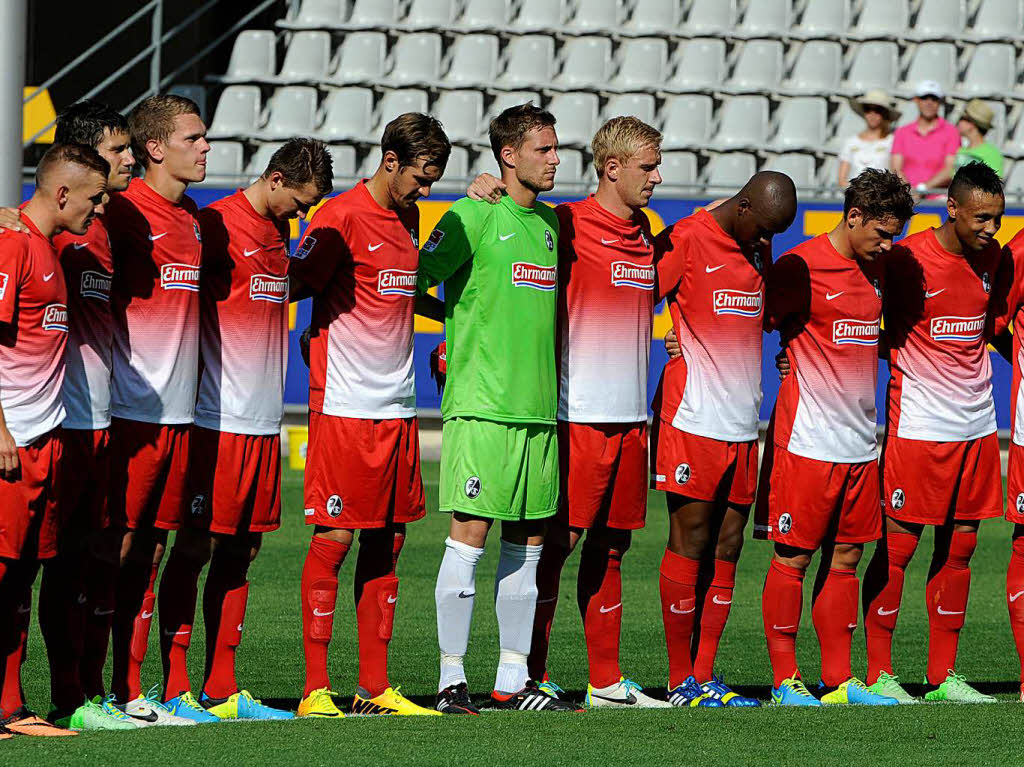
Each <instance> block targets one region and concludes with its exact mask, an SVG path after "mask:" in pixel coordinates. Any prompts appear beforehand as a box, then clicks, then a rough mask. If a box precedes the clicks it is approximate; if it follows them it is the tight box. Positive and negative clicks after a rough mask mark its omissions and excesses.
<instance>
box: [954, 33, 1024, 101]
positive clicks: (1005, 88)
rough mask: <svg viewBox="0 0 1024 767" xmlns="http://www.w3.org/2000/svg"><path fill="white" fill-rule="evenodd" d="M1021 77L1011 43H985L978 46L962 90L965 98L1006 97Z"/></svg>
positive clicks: (966, 73)
mask: <svg viewBox="0 0 1024 767" xmlns="http://www.w3.org/2000/svg"><path fill="white" fill-rule="evenodd" d="M1016 80H1017V55H1016V51H1015V50H1014V47H1013V46H1012V45H1010V44H1009V43H982V44H981V45H979V46H978V47H977V48H975V49H974V53H973V54H972V55H971V61H970V63H969V64H968V65H967V71H966V72H965V73H964V76H963V79H962V80H960V84H959V92H960V93H961V94H962V95H963V96H964V97H965V98H974V97H976V96H989V97H991V98H1000V99H1001V98H1006V96H1007V95H1008V94H1009V93H1010V91H1012V90H1013V87H1014V84H1015V82H1016Z"/></svg>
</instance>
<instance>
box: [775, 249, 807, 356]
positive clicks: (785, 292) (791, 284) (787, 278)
mask: <svg viewBox="0 0 1024 767" xmlns="http://www.w3.org/2000/svg"><path fill="white" fill-rule="evenodd" d="M810 314H811V273H810V270H809V269H808V268H807V262H806V261H804V260H803V258H801V257H800V256H798V255H797V254H796V253H786V254H785V255H784V256H782V258H780V259H779V260H778V261H776V262H775V263H774V264H772V265H771V266H770V267H769V268H768V270H767V274H766V276H765V307H764V330H765V332H766V333H770V332H772V331H773V330H778V331H779V332H780V333H782V335H783V337H784V338H790V337H792V336H793V335H795V334H796V333H797V332H799V328H801V327H803V325H805V324H806V323H807V320H808V319H809V317H810Z"/></svg>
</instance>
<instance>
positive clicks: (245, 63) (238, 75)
mask: <svg viewBox="0 0 1024 767" xmlns="http://www.w3.org/2000/svg"><path fill="white" fill-rule="evenodd" d="M276 72H277V37H276V35H275V34H274V33H273V32H271V31H270V30H266V29H246V30H244V31H242V32H240V33H239V35H238V37H236V38H235V45H234V47H233V48H232V49H231V60H230V61H229V62H228V71H227V72H226V73H225V74H223V75H211V76H209V77H207V78H206V79H207V80H210V81H212V82H220V83H251V82H266V81H267V80H269V79H270V78H272V77H273V76H274V74H275V73H276Z"/></svg>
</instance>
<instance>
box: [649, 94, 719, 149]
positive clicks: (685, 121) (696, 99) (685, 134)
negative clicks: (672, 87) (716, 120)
mask: <svg viewBox="0 0 1024 767" xmlns="http://www.w3.org/2000/svg"><path fill="white" fill-rule="evenodd" d="M711 115H712V104H711V97H710V96H700V95H682V96H668V97H667V98H666V99H665V103H664V105H662V107H661V126H660V127H661V132H662V134H663V136H664V139H663V140H662V146H663V147H664V148H665V149H691V148H692V149H703V148H704V146H705V145H706V144H707V141H708V139H709V138H710V137H711Z"/></svg>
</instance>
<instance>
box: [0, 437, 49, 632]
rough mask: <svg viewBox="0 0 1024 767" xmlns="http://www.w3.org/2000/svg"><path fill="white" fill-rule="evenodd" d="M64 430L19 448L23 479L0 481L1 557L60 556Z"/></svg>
mask: <svg viewBox="0 0 1024 767" xmlns="http://www.w3.org/2000/svg"><path fill="white" fill-rule="evenodd" d="M63 431H64V430H63V429H61V428H60V427H59V426H58V427H57V428H56V429H54V430H52V431H50V432H47V433H46V434H44V435H43V436H41V437H39V438H38V439H36V440H35V442H33V443H32V444H31V445H28V446H26V447H19V448H18V464H19V466H20V476H19V477H18V478H17V479H15V480H14V481H11V482H9V481H7V480H3V479H0V558H3V559H49V558H50V557H53V556H56V554H57V538H58V536H59V534H60V528H61V518H60V510H59V506H58V499H59V492H60V462H61V460H62V455H63V452H64V439H63ZM10 619H11V618H10V616H5V617H4V618H3V620H5V621H6V620H10Z"/></svg>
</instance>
